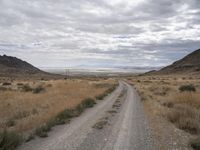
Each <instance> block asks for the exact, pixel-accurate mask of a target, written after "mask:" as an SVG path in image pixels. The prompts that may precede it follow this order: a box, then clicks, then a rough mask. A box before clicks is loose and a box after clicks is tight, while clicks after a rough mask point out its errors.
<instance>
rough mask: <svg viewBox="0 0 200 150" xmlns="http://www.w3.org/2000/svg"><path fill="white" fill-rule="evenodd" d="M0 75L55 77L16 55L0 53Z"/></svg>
mask: <svg viewBox="0 0 200 150" xmlns="http://www.w3.org/2000/svg"><path fill="white" fill-rule="evenodd" d="M0 76H1V77H22V78H23V77H55V76H56V75H53V74H50V73H46V72H44V71H42V70H40V69H38V68H36V67H34V66H33V65H31V64H29V63H27V62H26V61H23V60H21V59H18V58H16V57H11V56H6V55H3V56H1V55H0Z"/></svg>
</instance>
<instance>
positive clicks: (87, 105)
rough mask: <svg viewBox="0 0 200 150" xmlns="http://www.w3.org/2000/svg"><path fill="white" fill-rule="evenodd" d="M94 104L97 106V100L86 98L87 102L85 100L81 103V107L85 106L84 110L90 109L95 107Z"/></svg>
mask: <svg viewBox="0 0 200 150" xmlns="http://www.w3.org/2000/svg"><path fill="white" fill-rule="evenodd" d="M94 104H96V102H95V100H94V99H92V98H86V99H85V100H83V101H82V102H81V105H82V106H83V108H90V107H93V106H94Z"/></svg>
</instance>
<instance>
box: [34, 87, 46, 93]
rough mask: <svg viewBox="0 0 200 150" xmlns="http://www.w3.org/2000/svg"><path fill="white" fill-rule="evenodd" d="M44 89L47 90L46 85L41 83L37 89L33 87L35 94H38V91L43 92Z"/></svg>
mask: <svg viewBox="0 0 200 150" xmlns="http://www.w3.org/2000/svg"><path fill="white" fill-rule="evenodd" d="M44 90H45V89H44V87H42V86H41V85H39V86H38V87H36V88H35V89H33V93H34V94H38V93H40V92H42V91H44Z"/></svg>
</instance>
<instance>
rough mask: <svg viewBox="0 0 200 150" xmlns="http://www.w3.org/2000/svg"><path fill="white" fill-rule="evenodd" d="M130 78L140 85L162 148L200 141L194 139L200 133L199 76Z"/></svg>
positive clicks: (141, 93)
mask: <svg viewBox="0 0 200 150" xmlns="http://www.w3.org/2000/svg"><path fill="white" fill-rule="evenodd" d="M127 81H128V82H129V83H130V84H132V85H134V86H135V87H136V88H137V90H138V92H139V94H140V96H141V100H142V101H143V104H144V106H145V110H146V114H147V115H148V117H149V119H150V121H151V124H152V128H153V129H154V131H155V137H157V140H158V141H159V142H158V143H160V148H161V149H171V148H179V149H180V148H183V149H190V148H191V147H190V146H192V147H193V148H195V147H196V146H198V144H200V141H198V140H194V139H195V138H197V137H198V136H200V109H199V108H200V99H199V98H200V78H199V77H198V76H180V75H174V76H172V75H171V76H137V77H130V78H128V79H127ZM194 142H195V143H194ZM198 148H199V147H198Z"/></svg>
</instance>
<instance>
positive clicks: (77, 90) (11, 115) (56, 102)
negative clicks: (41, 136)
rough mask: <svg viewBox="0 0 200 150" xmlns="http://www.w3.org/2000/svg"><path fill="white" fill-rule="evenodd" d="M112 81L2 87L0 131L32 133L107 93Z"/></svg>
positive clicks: (17, 83)
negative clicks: (82, 103) (63, 112)
mask: <svg viewBox="0 0 200 150" xmlns="http://www.w3.org/2000/svg"><path fill="white" fill-rule="evenodd" d="M116 83H117V82H116V81H115V80H112V79H98V78H96V79H71V80H49V81H41V80H40V81H13V82H2V83H1V84H0V103H1V105H0V110H1V111H0V130H5V129H7V130H12V131H16V132H17V133H29V132H32V131H33V130H34V129H36V128H37V127H39V126H41V125H43V124H44V123H46V122H47V121H49V120H50V119H51V118H53V117H55V116H56V115H57V114H58V113H59V112H61V111H63V110H64V109H70V108H73V107H75V106H77V105H78V104H80V103H81V102H82V101H83V100H84V99H87V98H93V99H95V97H96V96H98V95H100V94H102V93H104V92H105V91H106V90H108V89H109V88H110V87H112V86H113V84H116Z"/></svg>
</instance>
